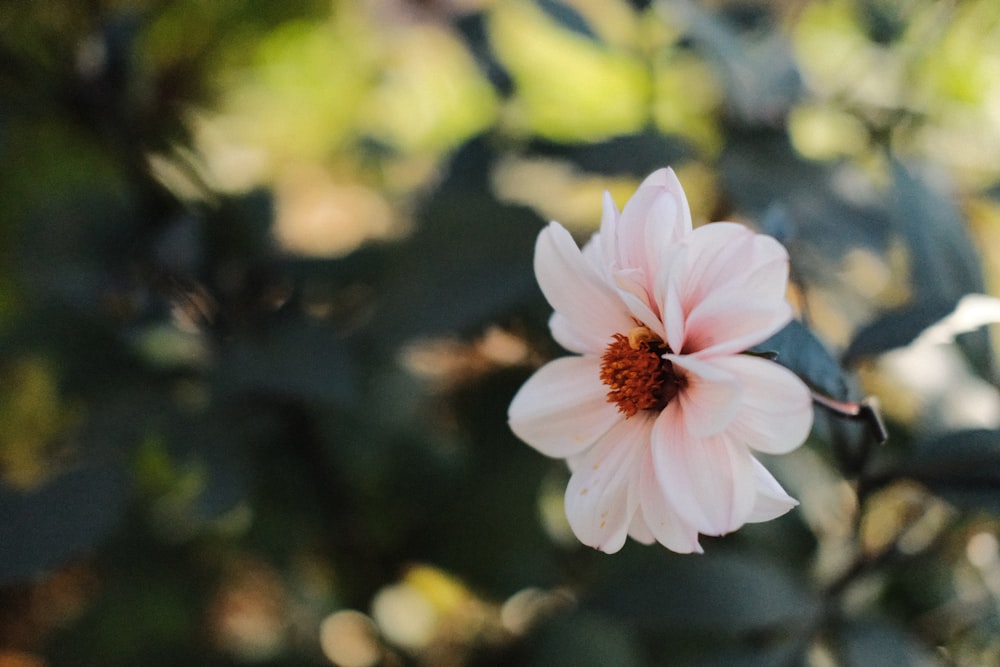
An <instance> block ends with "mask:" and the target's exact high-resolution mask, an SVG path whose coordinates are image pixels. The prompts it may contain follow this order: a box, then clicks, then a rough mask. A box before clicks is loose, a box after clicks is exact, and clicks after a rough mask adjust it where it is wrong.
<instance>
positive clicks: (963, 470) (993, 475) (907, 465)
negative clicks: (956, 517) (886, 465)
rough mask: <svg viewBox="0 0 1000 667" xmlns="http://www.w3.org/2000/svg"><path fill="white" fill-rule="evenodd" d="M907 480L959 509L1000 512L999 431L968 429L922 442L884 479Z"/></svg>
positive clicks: (882, 476)
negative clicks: (925, 488) (924, 487)
mask: <svg viewBox="0 0 1000 667" xmlns="http://www.w3.org/2000/svg"><path fill="white" fill-rule="evenodd" d="M896 477H908V478H911V479H914V480H916V481H918V482H920V483H921V484H923V485H924V486H926V487H927V488H928V489H930V490H931V491H933V492H934V493H936V494H938V495H940V496H941V497H943V498H945V499H946V500H948V501H949V502H952V503H954V504H955V505H958V506H959V507H963V508H969V509H986V510H989V511H991V512H997V513H1000V431H993V430H979V429H973V430H967V431H957V432H955V433H949V434H947V435H944V436H942V437H940V438H936V439H933V440H926V441H924V442H922V443H919V444H918V445H917V446H916V447H915V449H914V451H913V453H912V454H911V455H910V456H909V457H908V458H907V459H905V460H904V461H902V462H900V463H899V464H898V465H897V466H896V467H894V468H892V469H891V470H889V471H886V472H884V473H882V474H880V475H879V478H881V479H892V478H896Z"/></svg>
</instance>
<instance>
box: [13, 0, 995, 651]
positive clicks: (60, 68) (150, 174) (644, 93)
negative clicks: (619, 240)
mask: <svg viewBox="0 0 1000 667" xmlns="http://www.w3.org/2000/svg"><path fill="white" fill-rule="evenodd" d="M998 156H1000V4H997V3H996V2H995V1H994V0H950V1H949V0H902V1H894V0H868V1H864V0H817V1H815V2H809V1H806V0H801V1H799V0H788V1H787V2H764V1H763V0H715V1H707V0H706V1H705V2H684V1H681V0H655V1H653V2H647V1H642V0H633V1H632V2H628V1H626V0H496V1H491V0H367V1H362V0H354V1H351V0H333V1H331V0H288V1H286V2H280V3H277V2H266V1H263V0H226V1H225V2H207V1H204V0H174V1H168V0H87V1H81V2H77V1H70V0H65V1H60V0H42V1H38V2H27V1H25V2H21V1H12V2H6V3H3V4H2V5H0V666H2V667H43V666H54V665H74V666H103V665H146V666H149V665H268V666H281V665H317V666H318V665H338V666H340V667H374V666H396V665H421V666H424V665H428V666H444V667H451V666H454V667H459V666H463V665H498V666H499V665H534V666H550V665H556V666H558V665H573V666H577V667H580V666H584V667H586V666H590V665H594V666H604V665H619V666H624V667H632V666H641V665H682V666H703V667H704V666H710V665H736V666H741V665H746V666H750V665H753V666H764V667H767V666H771V665H773V666H778V665H781V666H792V665H810V666H815V667H836V666H838V665H845V666H855V665H856V666H859V667H868V666H870V665H963V666H964V665H969V666H976V665H995V664H1000V556H998V552H1000V548H998V538H997V535H998V532H1000V521H998V512H1000V432H998V431H997V429H998V427H1000V396H998V384H997V383H998V374H997V368H996V365H995V353H996V345H997V338H996V333H997V332H996V331H990V330H989V328H988V327H984V326H983V325H985V324H988V323H990V322H993V321H997V320H1000V313H998V310H1000V308H998V306H997V303H998V302H997V301H996V300H994V299H993V298H992V297H989V296H984V295H989V294H997V293H998V290H1000V282H998V281H1000V273H998V269H1000V157H998ZM668 165H669V166H673V167H674V168H675V170H676V171H677V172H678V175H679V178H680V180H681V182H682V183H683V185H684V187H685V190H686V191H687V194H688V196H689V198H690V200H691V206H692V209H693V213H694V216H695V219H696V224H702V223H705V222H708V221H710V220H719V219H728V220H738V221H741V222H744V223H746V224H750V225H753V226H754V227H756V228H757V229H759V230H761V231H764V232H766V233H769V234H772V235H774V236H776V237H777V238H778V239H779V240H781V241H782V242H783V243H785V244H786V246H787V247H788V248H789V251H790V254H791V258H792V277H793V285H792V286H791V287H790V291H789V298H790V299H791V300H792V302H793V304H794V305H795V307H796V309H797V312H798V314H799V316H800V319H801V323H793V325H790V326H789V328H787V329H786V330H784V331H782V332H781V333H779V334H778V335H776V336H775V338H774V339H773V340H772V341H769V342H768V343H766V344H765V345H763V346H762V349H764V350H767V351H774V352H778V354H779V357H778V360H779V362H780V363H783V364H786V365H788V366H789V367H791V368H793V370H795V371H796V372H798V373H799V374H800V375H801V376H802V377H803V378H805V379H806V380H807V381H808V382H810V383H811V384H812V385H813V386H814V387H815V388H817V390H819V391H821V392H823V393H825V394H826V395H828V396H831V397H833V398H836V399H840V400H859V399H861V398H862V397H864V396H866V395H869V394H871V395H875V396H877V397H878V399H879V400H880V401H881V406H882V410H883V413H884V417H885V419H886V422H887V425H888V429H889V433H890V439H889V442H888V443H886V444H884V445H877V444H876V443H875V439H874V437H873V435H872V433H871V430H870V429H869V428H866V425H865V424H864V423H861V422H858V421H856V420H848V419H843V418H840V417H837V416H836V415H834V414H832V413H829V412H826V411H823V410H819V409H818V410H817V421H816V426H815V429H814V432H813V436H812V437H811V439H810V440H809V442H808V443H807V444H806V445H805V446H804V447H803V448H801V449H800V450H798V451H797V452H795V453H793V454H791V455H789V456H785V457H782V458H780V459H776V460H769V461H768V462H767V464H768V466H769V467H770V468H771V469H772V470H773V471H774V472H775V474H776V475H777V476H778V477H779V479H781V480H782V482H783V483H784V484H785V486H786V488H788V489H789V491H790V492H791V493H792V495H794V496H796V497H797V498H799V499H800V500H801V503H802V504H801V506H800V507H799V508H797V509H796V510H794V511H792V512H791V513H789V514H788V515H786V516H784V517H782V518H780V519H778V520H776V521H773V522H770V523H767V524H762V525H751V526H747V527H745V528H744V529H742V530H741V531H739V532H738V533H736V534H734V535H730V536H727V537H725V538H706V539H704V540H703V545H704V547H705V551H706V554H705V555H702V556H676V555H674V554H671V553H669V552H667V551H666V550H664V549H662V548H660V547H643V546H641V545H638V544H635V543H630V544H628V545H626V547H625V549H624V550H623V551H622V552H621V553H619V554H617V555H614V556H606V555H603V554H600V553H597V552H595V551H592V550H590V549H587V548H585V547H582V546H580V545H579V544H578V543H577V542H576V541H575V539H574V538H573V537H572V534H571V533H570V532H569V529H568V526H567V524H566V521H565V518H564V515H563V510H562V492H563V489H564V488H565V483H566V479H567V473H566V471H565V469H564V466H563V464H562V463H561V462H558V461H550V460H547V459H545V458H544V457H543V456H541V455H540V454H538V453H536V452H535V451H533V450H531V449H530V448H529V447H528V446H526V445H524V444H523V443H520V442H519V441H518V440H517V439H516V438H515V437H514V436H513V435H512V434H511V433H510V432H509V430H508V428H507V426H506V409H507V405H508V404H509V402H510V399H511V397H512V396H513V394H514V392H515V391H516V390H517V388H518V387H519V386H520V384H521V383H522V382H523V381H524V380H525V379H526V378H527V377H528V376H529V375H530V374H531V372H532V371H533V370H534V369H535V368H537V367H538V366H539V365H540V364H542V363H544V362H545V361H546V360H548V359H550V358H552V357H554V356H558V355H560V354H563V352H562V351H561V350H560V349H558V347H557V346H556V345H555V344H554V343H553V342H552V341H551V339H550V337H549V334H548V330H547V326H546V323H547V319H548V315H549V312H550V310H549V308H548V306H547V304H546V303H545V301H544V299H543V298H542V296H541V294H540V292H539V291H538V289H537V287H536V285H535V282H534V276H533V273H532V269H531V261H532V252H533V244H534V239H535V236H536V235H537V233H538V231H539V230H540V229H541V227H542V226H543V225H544V224H545V222H546V221H548V220H550V219H556V220H559V221H561V222H562V223H563V224H565V225H566V226H567V227H569V228H570V229H571V230H572V231H573V232H574V233H575V234H577V235H578V238H579V239H580V240H581V241H583V240H585V239H586V238H587V236H588V235H589V234H590V233H591V232H592V231H593V230H595V229H596V226H597V224H598V221H599V217H600V211H601V193H602V192H603V191H604V190H608V191H610V192H611V194H612V195H613V197H614V198H615V200H616V202H617V203H618V205H619V206H622V205H623V204H624V203H625V201H626V199H627V198H628V196H629V195H630V194H631V192H632V191H633V189H634V188H635V186H636V185H637V184H638V183H639V181H640V180H641V179H642V178H643V177H644V176H645V175H646V174H648V173H649V172H651V171H652V170H654V169H656V168H658V167H661V166H668ZM932 325H934V326H932ZM929 327H930V328H929Z"/></svg>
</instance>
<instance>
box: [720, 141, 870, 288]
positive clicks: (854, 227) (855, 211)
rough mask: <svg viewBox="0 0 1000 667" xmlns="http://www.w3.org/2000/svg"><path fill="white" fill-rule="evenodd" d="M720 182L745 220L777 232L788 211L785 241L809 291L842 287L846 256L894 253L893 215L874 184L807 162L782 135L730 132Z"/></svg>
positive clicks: (841, 170)
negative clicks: (862, 251) (776, 222)
mask: <svg viewBox="0 0 1000 667" xmlns="http://www.w3.org/2000/svg"><path fill="white" fill-rule="evenodd" d="M720 177H721V181H722V184H723V187H724V190H725V194H726V195H727V197H728V198H729V199H730V200H731V201H732V203H733V206H734V208H735V209H736V210H737V211H738V212H740V213H742V214H743V215H747V216H750V217H751V218H753V219H756V220H763V221H765V222H767V223H768V224H770V225H772V226H773V222H771V217H772V216H773V215H774V207H775V206H776V205H780V206H781V208H782V209H783V211H782V214H781V217H782V220H781V225H780V231H781V233H782V235H783V238H781V239H780V240H781V241H782V243H784V244H785V245H787V246H788V250H789V254H790V255H791V260H792V267H793V268H794V271H795V273H796V275H797V276H798V277H799V278H801V279H802V280H803V281H804V282H805V283H806V284H807V285H808V284H815V285H824V286H836V285H838V283H840V282H841V281H842V280H843V278H842V270H843V258H844V257H845V255H847V254H848V253H849V252H851V251H852V250H854V249H856V248H857V247H859V246H860V247H861V248H866V249H869V250H872V251H874V252H876V253H883V252H884V251H885V249H886V248H887V247H888V240H889V235H890V234H889V232H890V225H889V213H888V210H887V207H886V205H885V202H884V197H883V196H882V195H881V194H880V193H879V192H877V191H876V190H875V189H874V188H873V187H872V186H871V183H870V181H869V180H867V179H865V178H864V177H863V176H862V175H861V174H859V173H858V172H856V171H854V170H853V169H852V168H850V167H848V166H845V165H842V166H831V165H829V164H823V163H817V162H810V161H808V160H804V159H803V158H802V157H801V156H800V155H799V154H798V153H797V152H796V150H795V148H794V147H793V146H792V145H791V143H790V141H789V139H788V134H787V132H785V131H784V130H783V129H782V130H780V131H765V130H756V131H753V132H747V131H733V132H730V134H729V135H728V137H727V142H726V145H725V148H724V150H723V153H722V156H721V161H720ZM765 216H766V217H765ZM769 231H773V230H769Z"/></svg>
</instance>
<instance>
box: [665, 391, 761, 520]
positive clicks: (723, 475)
mask: <svg viewBox="0 0 1000 667" xmlns="http://www.w3.org/2000/svg"><path fill="white" fill-rule="evenodd" d="M652 442H653V464H654V469H655V472H656V478H657V480H658V481H659V483H660V487H661V488H662V489H663V491H664V493H665V494H666V497H667V501H668V502H669V504H670V505H671V506H673V507H674V508H675V509H676V511H677V513H678V514H679V515H680V517H681V518H682V519H683V520H684V521H685V522H687V523H689V524H690V525H692V526H693V527H694V528H695V529H696V530H697V531H698V532H700V533H704V534H706V535H723V534H725V533H729V532H732V531H734V530H736V529H737V528H739V527H740V526H742V525H743V524H744V523H745V522H746V520H747V517H749V516H750V513H751V511H752V510H753V506H754V503H755V501H756V497H757V492H756V480H755V477H754V470H753V457H752V456H751V455H750V450H748V449H747V448H746V447H744V446H742V445H734V444H733V443H732V442H731V441H730V440H729V439H727V438H726V437H724V436H722V435H719V436H714V437H710V438H695V437H692V436H691V435H689V434H688V433H687V432H686V431H685V429H684V420H683V418H682V417H681V415H680V410H679V408H674V405H673V404H670V405H668V406H667V407H666V408H665V409H664V410H663V412H661V413H660V416H659V418H658V419H657V420H656V424H655V426H654V427H653V435H652Z"/></svg>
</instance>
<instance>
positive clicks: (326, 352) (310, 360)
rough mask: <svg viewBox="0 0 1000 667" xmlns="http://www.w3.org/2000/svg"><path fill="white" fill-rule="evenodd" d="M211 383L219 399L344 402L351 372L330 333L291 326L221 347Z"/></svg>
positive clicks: (312, 326)
mask: <svg viewBox="0 0 1000 667" xmlns="http://www.w3.org/2000/svg"><path fill="white" fill-rule="evenodd" d="M214 379H215V382H216V386H217V389H218V390H219V391H220V392H221V394H222V395H235V394H241V393H242V394H249V395H254V394H276V395H279V396H283V397H286V398H305V399H309V400H317V401H322V402H347V401H348V400H350V399H351V397H352V396H353V392H354V381H355V371H354V364H353V362H352V360H351V357H350V355H349V353H348V351H347V349H346V347H345V345H344V342H343V340H342V339H341V338H340V337H339V336H338V335H337V334H336V333H335V332H333V331H331V330H330V329H328V328H326V327H323V326H322V325H320V324H312V323H309V322H308V321H297V322H286V323H282V324H279V325H276V326H274V327H273V328H271V329H269V330H267V331H264V332H261V333H260V334H258V335H253V336H251V335H245V336H242V337H239V338H235V339H233V340H232V341H229V342H227V343H224V344H223V346H222V348H221V349H220V350H219V362H218V369H217V372H216V373H215V376H214Z"/></svg>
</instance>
